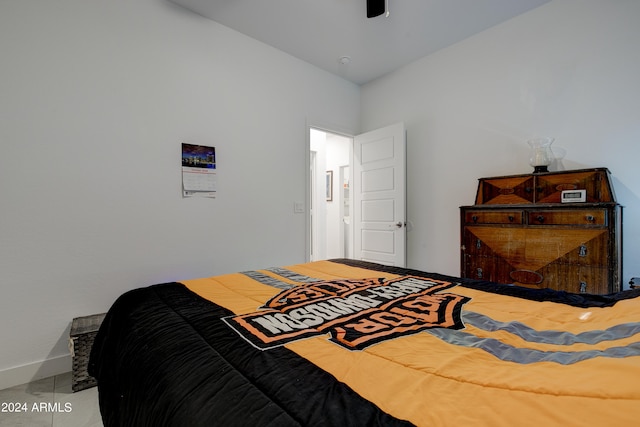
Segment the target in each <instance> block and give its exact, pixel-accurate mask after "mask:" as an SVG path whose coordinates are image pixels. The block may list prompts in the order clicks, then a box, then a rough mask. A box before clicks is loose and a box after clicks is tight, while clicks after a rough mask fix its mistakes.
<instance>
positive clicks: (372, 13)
mask: <svg viewBox="0 0 640 427" xmlns="http://www.w3.org/2000/svg"><path fill="white" fill-rule="evenodd" d="M386 3H387V1H386V0H367V18H375V17H376V16H380V15H382V14H383V13H384V12H385V9H386Z"/></svg>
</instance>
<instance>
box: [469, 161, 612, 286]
mask: <svg viewBox="0 0 640 427" xmlns="http://www.w3.org/2000/svg"><path fill="white" fill-rule="evenodd" d="M563 190H569V191H570V193H565V197H567V198H568V200H577V199H572V198H571V197H572V196H574V197H580V196H584V198H585V201H584V202H576V201H573V202H565V203H562V199H561V197H562V191H563ZM576 190H585V191H583V192H580V191H576ZM475 203H476V204H475V205H473V206H462V207H460V227H461V233H460V235H461V257H460V263H461V276H462V277H467V278H473V279H481V280H489V281H493V282H498V283H507V284H508V283H513V284H517V285H521V286H527V287H533V288H552V289H557V290H563V291H568V292H576V293H580V292H581V293H592V294H606V293H611V292H618V291H620V290H621V280H622V261H621V255H622V254H621V252H622V248H621V227H622V220H621V215H622V212H621V207H620V205H618V204H617V203H616V200H615V194H614V192H613V187H612V185H611V177H610V174H609V171H608V170H607V169H605V168H598V169H584V170H573V171H563V172H543V173H536V174H528V175H512V176H501V177H494V178H481V179H480V180H479V184H478V192H477V195H476V201H475Z"/></svg>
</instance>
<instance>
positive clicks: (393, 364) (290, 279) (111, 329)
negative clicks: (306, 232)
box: [89, 259, 640, 427]
mask: <svg viewBox="0 0 640 427" xmlns="http://www.w3.org/2000/svg"><path fill="white" fill-rule="evenodd" d="M638 295H640V291H639V290H629V291H625V292H621V293H618V294H613V295H604V296H602V295H588V294H569V293H565V292H556V291H551V290H532V289H527V288H521V287H517V286H509V285H499V284H495V283H490V282H481V281H474V280H469V279H460V278H456V277H450V276H445V275H441V274H436V273H427V272H422V271H416V270H409V269H403V268H398V267H389V266H383V265H378V264H374V263H368V262H363V261H354V260H347V259H337V260H329V261H317V262H311V263H304V264H296V265H290V266H285V267H275V268H266V269H260V270H253V271H245V272H239V273H235V274H227V275H221V276H215V277H210V278H202V279H193V280H185V281H182V282H180V283H178V282H175V283H164V284H158V285H153V286H149V287H145V288H140V289H135V290H132V291H129V292H127V293H125V294H123V295H122V296H120V297H119V298H118V299H117V300H116V301H115V303H114V304H113V306H112V307H111V308H110V310H109V312H108V313H107V315H106V317H105V320H104V321H103V323H102V326H101V328H100V330H99V332H98V334H97V336H96V339H95V342H94V344H93V348H92V352H91V357H90V361H89V373H90V374H91V375H92V376H93V377H95V378H96V380H97V384H98V392H99V404H100V411H101V414H102V418H103V422H104V425H105V426H107V427H108V426H129V425H130V426H212V425H219V426H262V425H272V426H396V425H397V426H404V425H419V426H471V425H473V426H492V427H499V426H509V427H512V426H516V425H517V426H527V425H531V426H554V425H562V426H591V425H593V426H605V425H606V426H630V425H638V424H639V423H640V299H639V298H638Z"/></svg>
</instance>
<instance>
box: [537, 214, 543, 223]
mask: <svg viewBox="0 0 640 427" xmlns="http://www.w3.org/2000/svg"><path fill="white" fill-rule="evenodd" d="M536 219H537V220H538V222H539V223H543V222H544V216H542V215H538V216H537V217H536Z"/></svg>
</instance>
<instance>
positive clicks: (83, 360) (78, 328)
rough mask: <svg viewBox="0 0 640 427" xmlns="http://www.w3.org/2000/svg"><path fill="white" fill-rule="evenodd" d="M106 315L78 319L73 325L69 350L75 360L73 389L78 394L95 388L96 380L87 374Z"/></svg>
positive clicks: (72, 377) (72, 376) (72, 380)
mask: <svg viewBox="0 0 640 427" xmlns="http://www.w3.org/2000/svg"><path fill="white" fill-rule="evenodd" d="M104 316H105V313H101V314H93V315H91V316H84V317H76V318H75V319H73V322H72V323H71V332H70V334H69V335H70V337H69V348H70V350H71V358H72V359H73V368H72V371H71V389H72V390H73V391H74V392H76V391H80V390H84V389H86V388H90V387H94V386H95V385H96V380H95V378H93V377H92V376H90V375H89V373H88V372H87V367H88V365H89V356H90V355H91V347H92V346H93V340H94V339H95V337H96V334H97V333H98V329H100V324H101V323H102V320H103V319H104Z"/></svg>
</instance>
